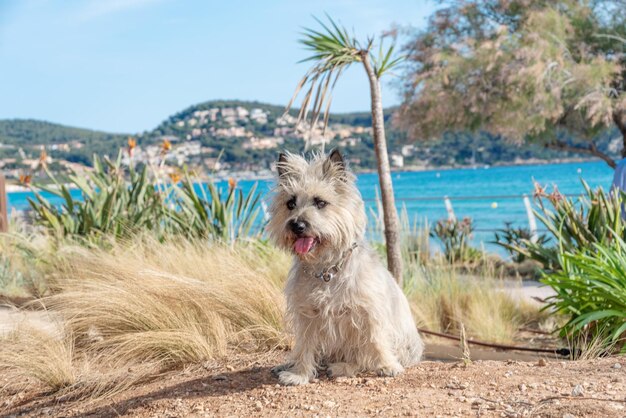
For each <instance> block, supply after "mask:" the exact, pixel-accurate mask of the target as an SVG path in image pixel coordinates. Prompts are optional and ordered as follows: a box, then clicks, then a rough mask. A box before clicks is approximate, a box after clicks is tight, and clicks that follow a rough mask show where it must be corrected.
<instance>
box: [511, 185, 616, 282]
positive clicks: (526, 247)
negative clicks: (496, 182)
mask: <svg viewBox="0 0 626 418" xmlns="http://www.w3.org/2000/svg"><path fill="white" fill-rule="evenodd" d="M582 183H583V187H584V188H585V195H584V196H581V197H580V198H578V199H570V198H566V197H564V196H563V195H561V194H560V193H559V192H558V190H555V191H554V192H553V193H551V194H550V195H548V194H546V193H545V191H544V189H543V188H541V187H539V186H537V191H536V193H535V196H536V199H537V202H538V205H539V210H538V211H535V214H536V215H537V218H538V219H539V220H540V221H541V223H542V224H543V225H544V226H545V227H546V228H547V229H548V231H549V233H550V235H551V236H552V238H553V242H554V243H555V244H554V245H549V246H547V245H545V243H541V242H532V240H530V239H527V238H520V240H519V241H517V242H512V243H506V244H505V243H502V244H501V245H503V246H504V247H505V248H507V249H508V250H510V251H512V252H515V253H517V254H519V255H520V256H524V257H529V258H532V259H534V260H536V261H539V262H540V263H541V264H542V265H543V267H544V269H545V270H560V269H562V268H563V266H562V265H561V262H562V258H561V257H560V252H569V253H578V252H583V253H589V254H593V252H594V248H595V247H594V246H595V245H596V244H599V245H602V246H610V245H612V243H614V242H615V238H614V235H615V234H617V236H620V237H622V238H624V237H625V235H624V234H625V233H626V228H625V223H624V219H623V218H622V205H623V203H624V200H625V196H624V194H623V193H614V194H607V193H605V192H604V191H603V190H602V188H598V189H597V190H592V189H591V188H590V187H589V185H588V184H587V183H586V182H584V181H583V182H582ZM546 201H547V202H546ZM546 203H547V204H549V206H548V205H546Z"/></svg>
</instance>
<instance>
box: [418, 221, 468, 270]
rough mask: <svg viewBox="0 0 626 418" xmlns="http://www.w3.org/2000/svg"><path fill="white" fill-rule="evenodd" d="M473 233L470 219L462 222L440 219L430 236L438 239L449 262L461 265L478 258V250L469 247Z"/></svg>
mask: <svg viewBox="0 0 626 418" xmlns="http://www.w3.org/2000/svg"><path fill="white" fill-rule="evenodd" d="M473 231H474V225H473V224H472V220H471V218H467V217H466V218H463V220H462V221H459V220H456V219H455V220H451V219H441V220H439V221H438V222H437V223H436V224H435V227H434V228H433V231H431V233H430V236H431V237H436V238H438V239H439V241H440V242H441V245H442V246H443V252H444V255H445V257H446V259H447V260H448V261H449V262H451V263H454V262H460V263H463V262H466V261H470V260H472V259H474V258H476V257H477V256H479V254H477V253H478V250H476V249H475V248H472V247H471V246H470V245H469V240H470V237H471V235H472V232H473Z"/></svg>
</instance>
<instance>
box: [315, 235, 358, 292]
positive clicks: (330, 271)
mask: <svg viewBox="0 0 626 418" xmlns="http://www.w3.org/2000/svg"><path fill="white" fill-rule="evenodd" d="M356 247H358V244H357V243H356V242H355V243H353V244H352V246H350V248H348V249H347V250H346V251H344V252H343V254H341V258H340V259H339V261H338V262H337V263H336V264H333V265H332V266H330V267H326V268H325V269H323V270H322V271H320V272H319V273H312V272H309V271H308V270H307V269H304V272H305V273H308V274H312V275H313V277H315V278H316V279H320V280H323V281H324V282H326V283H328V282H329V281H331V280H332V279H333V278H334V277H335V276H336V275H337V274H338V273H339V272H340V271H341V268H342V267H343V265H344V264H345V262H346V261H347V260H348V258H349V257H350V254H352V251H354V249H355V248H356Z"/></svg>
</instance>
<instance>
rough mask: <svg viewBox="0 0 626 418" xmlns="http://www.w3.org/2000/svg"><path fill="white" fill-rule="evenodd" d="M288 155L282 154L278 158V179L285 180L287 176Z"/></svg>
mask: <svg viewBox="0 0 626 418" xmlns="http://www.w3.org/2000/svg"><path fill="white" fill-rule="evenodd" d="M287 164H288V162H287V154H285V153H284V152H281V153H280V155H279V156H278V162H277V163H276V171H278V179H279V180H280V179H283V178H285V177H286V176H287Z"/></svg>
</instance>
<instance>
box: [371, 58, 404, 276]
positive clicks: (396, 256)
mask: <svg viewBox="0 0 626 418" xmlns="http://www.w3.org/2000/svg"><path fill="white" fill-rule="evenodd" d="M361 60H362V62H363V66H364V67H365V72H366V73H367V77H368V78H369V82H370V93H371V98H372V131H373V136H374V150H375V151H376V160H377V164H378V181H379V183H380V194H381V197H382V203H383V219H384V222H385V243H386V245H387V268H388V269H389V271H390V272H391V274H392V275H393V277H395V279H396V281H397V282H398V284H399V285H400V286H402V253H401V247H400V225H399V224H400V223H399V221H398V212H397V210H396V203H395V198H394V196H393V184H392V182H391V169H390V167H389V156H388V155H387V139H386V138H385V119H384V115H383V102H382V97H381V93H380V81H379V80H378V76H377V75H376V73H375V72H374V68H373V67H372V63H371V62H370V57H369V51H361Z"/></svg>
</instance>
